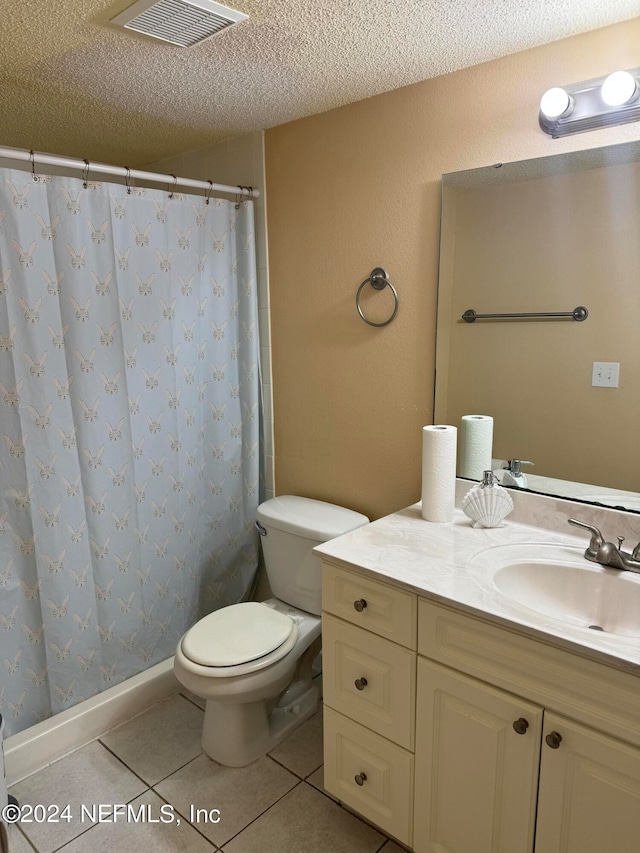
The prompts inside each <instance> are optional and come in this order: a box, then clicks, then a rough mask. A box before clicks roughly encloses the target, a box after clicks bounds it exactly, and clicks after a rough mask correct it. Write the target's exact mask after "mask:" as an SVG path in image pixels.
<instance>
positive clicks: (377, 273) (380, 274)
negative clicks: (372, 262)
mask: <svg viewBox="0 0 640 853" xmlns="http://www.w3.org/2000/svg"><path fill="white" fill-rule="evenodd" d="M365 284H370V285H371V287H373V289H374V290H384V289H385V287H387V286H388V287H390V288H391V292H392V293H393V298H394V300H395V305H394V306H393V313H392V314H391V316H390V317H389V319H388V320H384V321H383V322H382V323H374V322H373V320H367V318H366V317H365V316H364V311H363V310H362V307H361V306H360V294H361V293H362V288H363V287H364V286H365ZM356 308H357V309H358V314H359V315H360V316H361V317H362V319H363V320H364V321H365V323H368V324H369V325H370V326H388V325H389V323H390V322H391V321H392V320H393V318H394V317H395V316H396V314H397V313H398V292H397V290H396V289H395V287H394V286H393V285H392V284H391V282H390V281H389V277H388V275H387V271H386V270H385V269H383V267H376V268H375V269H373V270H371V273H370V274H369V278H365V280H364V281H363V282H362V284H361V285H360V287H359V288H358V292H357V294H356Z"/></svg>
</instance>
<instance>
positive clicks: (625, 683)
mask: <svg viewBox="0 0 640 853" xmlns="http://www.w3.org/2000/svg"><path fill="white" fill-rule="evenodd" d="M418 621H419V630H418V651H419V654H421V655H425V656H426V657H429V658H431V659H432V660H436V661H438V662H439V663H443V664H445V665H446V666H450V667H453V668H454V669H457V670H459V671H461V672H466V673H468V674H469V675H472V676H473V677H474V678H478V679H480V680H481V681H486V682H488V683H489V684H493V685H495V686H496V687H501V688H503V689H504V690H508V691H509V692H510V693H515V694H517V695H519V696H523V697H526V698H527V699H530V700H532V701H533V702H536V703H537V704H539V705H542V706H543V707H546V708H550V709H553V710H554V711H558V712H559V713H561V714H566V715H567V716H568V717H572V718H573V719H575V720H578V721H579V722H581V723H585V724H586V725H589V726H592V727H593V728H596V729H601V730H604V731H607V732H608V733H609V734H611V735H613V736H614V737H619V738H621V739H622V740H626V741H628V742H629V743H632V744H634V746H640V726H639V725H638V676H637V675H635V674H634V673H631V672H623V671H622V670H619V669H615V668H614V667H612V666H606V665H605V664H602V663H599V662H597V661H594V660H588V659H586V658H584V657H581V656H580V655H579V654H574V653H572V652H570V651H565V650H564V649H559V648H556V647H554V646H552V645H550V644H548V643H545V642H540V641H538V640H535V639H533V638H532V637H525V636H522V635H520V634H518V633H516V632H514V631H511V630H509V629H508V628H501V627H498V626H496V625H491V624H488V623H486V622H483V621H482V620H481V619H476V618H475V617H473V616H467V615H465V614H463V613H460V612H459V611H456V610H453V609H450V608H448V607H442V606H441V605H438V604H434V603H433V602H431V601H427V600H426V599H423V598H421V599H420V603H419V619H418Z"/></svg>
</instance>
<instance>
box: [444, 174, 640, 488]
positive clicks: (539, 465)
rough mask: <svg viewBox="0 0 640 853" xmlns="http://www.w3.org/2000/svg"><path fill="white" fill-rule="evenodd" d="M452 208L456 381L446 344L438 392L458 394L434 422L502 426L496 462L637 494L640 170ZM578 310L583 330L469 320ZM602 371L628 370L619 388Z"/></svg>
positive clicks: (472, 192) (484, 195) (454, 194)
mask: <svg viewBox="0 0 640 853" xmlns="http://www.w3.org/2000/svg"><path fill="white" fill-rule="evenodd" d="M491 171H493V170H491ZM450 204H452V205H454V206H455V227H454V228H452V229H451V233H450V234H449V232H447V240H446V243H448V242H449V238H451V239H452V241H453V246H452V247H451V249H452V254H453V263H452V264H448V265H447V266H448V267H450V271H451V272H452V282H451V285H452V287H453V291H452V298H451V324H450V337H449V347H450V359H449V370H448V382H447V372H446V371H445V370H444V369H443V368H444V367H445V361H446V359H443V360H442V361H441V355H444V353H442V351H441V348H440V340H442V339H443V338H444V336H442V335H439V343H438V390H439V391H440V383H441V382H442V383H443V384H446V386H447V389H448V394H447V402H446V406H443V407H442V410H441V408H440V405H439V400H438V405H437V407H436V414H437V417H438V418H440V419H442V420H446V421H447V422H448V423H452V424H459V422H460V418H461V417H462V415H464V414H469V413H471V412H481V413H483V414H489V415H492V416H493V418H494V441H493V450H494V454H493V455H494V457H497V458H499V459H513V458H517V459H528V460H532V461H534V462H535V465H536V467H535V469H533V473H534V474H539V475H543V476H546V477H554V478H560V479H563V480H573V481H577V482H587V483H593V484H598V485H601V486H608V487H611V488H617V489H623V490H624V489H628V490H630V491H636V490H638V489H640V479H639V478H640V443H639V442H638V423H640V393H639V390H640V335H639V334H638V316H639V314H640V288H639V287H638V282H640V216H639V215H638V214H639V213H640V164H638V163H629V164H626V165H618V166H609V167H608V168H606V169H591V170H588V171H583V172H577V173H574V174H567V175H558V176H554V177H548V178H541V179H537V180H528V181H520V182H516V183H512V184H511V183H509V184H503V185H501V186H492V187H478V188H474V189H454V188H447V190H446V210H447V214H449V205H450ZM443 242H445V241H443ZM441 276H443V268H442V267H441ZM445 281H446V279H444V277H443V280H442V281H441V287H442V285H443V284H444V283H445ZM444 303H445V300H444V299H442V300H441V303H440V304H441V305H443V304H444ZM577 305H585V306H586V307H587V308H588V310H589V317H588V318H587V320H586V321H585V322H582V323H574V322H571V321H555V320H554V321H545V322H531V321H527V322H504V321H500V322H499V323H495V322H493V323H490V322H477V323H474V324H473V325H469V324H468V323H465V322H463V321H462V320H461V319H460V318H461V315H462V313H463V312H464V311H465V310H467V309H468V308H474V309H475V310H476V311H477V312H478V313H490V312H518V311H525V312H527V311H542V312H547V311H571V310H573V309H574V308H575V307H576V306H577ZM440 322H441V327H442V321H440ZM594 361H601V362H602V361H604V362H619V363H620V386H619V388H617V389H610V388H593V387H592V386H591V374H592V365H593V362H594ZM526 470H527V471H529V470H530V469H528V468H527V469H526Z"/></svg>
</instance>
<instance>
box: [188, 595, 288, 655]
mask: <svg viewBox="0 0 640 853" xmlns="http://www.w3.org/2000/svg"><path fill="white" fill-rule="evenodd" d="M294 627H295V625H294V622H293V620H292V619H290V618H289V617H288V616H285V614H284V613H280V612H278V611H277V610H274V609H273V608H271V607H266V606H265V605H264V604H260V603H259V602H257V601H246V602H244V603H242V604H231V605H230V606H229V607H223V608H222V609H221V610H216V611H215V612H214V613H210V614H209V615H208V616H205V617H204V619H201V620H200V621H199V622H197V623H196V624H195V625H194V626H193V628H191V629H190V630H189V631H187V633H186V634H185V635H184V637H183V638H182V651H183V652H184V654H185V655H186V656H187V657H188V658H189V659H190V660H192V661H193V662H194V663H199V664H201V665H202V666H236V665H237V664H241V663H246V662H247V661H252V660H256V658H261V657H263V656H264V655H267V654H269V652H272V651H273V650H274V649H277V648H278V646H281V645H282V644H283V643H284V642H285V641H286V640H287V639H288V638H289V636H290V635H291V632H292V631H293V630H294Z"/></svg>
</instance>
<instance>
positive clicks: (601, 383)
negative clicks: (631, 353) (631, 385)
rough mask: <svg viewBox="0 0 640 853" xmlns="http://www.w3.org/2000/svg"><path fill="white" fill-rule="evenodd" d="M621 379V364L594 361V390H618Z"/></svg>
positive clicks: (592, 382) (592, 381) (592, 376)
mask: <svg viewBox="0 0 640 853" xmlns="http://www.w3.org/2000/svg"><path fill="white" fill-rule="evenodd" d="M619 379H620V362H618V361H594V362H593V373H592V374H591V385H592V386H593V387H594V388H617V387H618V382H619Z"/></svg>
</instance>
